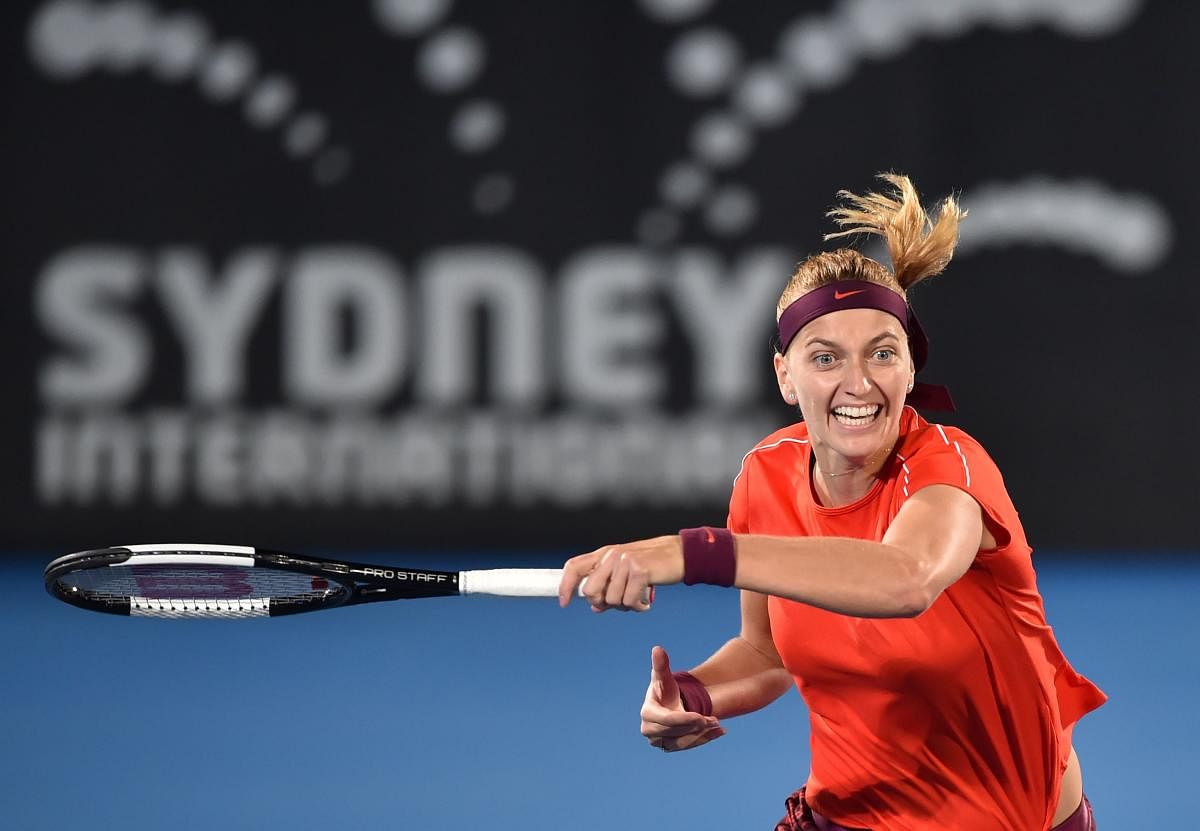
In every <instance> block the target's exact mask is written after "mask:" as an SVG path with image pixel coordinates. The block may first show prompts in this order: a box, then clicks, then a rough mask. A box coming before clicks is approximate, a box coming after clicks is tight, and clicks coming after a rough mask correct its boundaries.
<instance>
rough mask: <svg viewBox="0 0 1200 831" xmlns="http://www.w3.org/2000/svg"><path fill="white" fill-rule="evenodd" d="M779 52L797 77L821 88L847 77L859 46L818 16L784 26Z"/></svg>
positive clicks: (852, 66) (826, 87) (805, 82)
mask: <svg viewBox="0 0 1200 831" xmlns="http://www.w3.org/2000/svg"><path fill="white" fill-rule="evenodd" d="M779 52H780V54H781V56H782V57H783V59H784V61H785V63H786V64H787V66H788V68H789V69H790V70H791V72H792V74H793V76H794V77H795V78H796V79H797V80H798V81H800V82H801V83H803V84H804V86H806V87H811V88H813V89H822V90H824V89H830V88H832V87H835V86H837V85H838V84H840V83H841V82H842V81H844V80H845V79H846V78H847V76H849V74H850V71H851V70H852V69H853V68H854V64H855V62H856V61H857V60H858V53H857V49H856V47H855V45H854V44H853V43H852V42H851V41H850V40H849V39H848V38H847V37H846V34H845V33H844V32H843V31H842V30H841V29H840V28H838V27H837V26H835V25H832V24H830V23H828V22H826V21H824V20H821V19H820V18H816V17H810V18H805V19H802V20H799V21H797V22H795V23H793V24H791V25H790V26H788V27H787V28H786V29H784V31H783V34H782V35H781V36H780V39H779Z"/></svg>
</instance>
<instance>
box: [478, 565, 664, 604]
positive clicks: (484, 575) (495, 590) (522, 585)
mask: <svg viewBox="0 0 1200 831" xmlns="http://www.w3.org/2000/svg"><path fill="white" fill-rule="evenodd" d="M562 576H563V572H562V569H561V568H489V569H477V570H473V571H460V572H459V573H458V592H459V594H494V595H500V596H502V597H558V586H559V584H560V583H561V582H562ZM586 585H587V578H586V577H585V578H583V582H582V583H580V584H579V596H580V597H583V587H584V586H586ZM642 599H643V600H644V601H645V602H646V605H650V604H651V603H652V602H653V601H654V587H653V586H647V587H646V590H645V591H644V592H643V593H642Z"/></svg>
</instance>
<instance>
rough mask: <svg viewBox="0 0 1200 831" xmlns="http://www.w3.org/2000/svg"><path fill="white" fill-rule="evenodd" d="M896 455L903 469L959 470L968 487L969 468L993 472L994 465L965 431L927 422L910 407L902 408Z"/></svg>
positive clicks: (970, 469) (970, 470)
mask: <svg viewBox="0 0 1200 831" xmlns="http://www.w3.org/2000/svg"><path fill="white" fill-rule="evenodd" d="M905 411H906V412H905V418H904V422H903V423H902V426H901V436H900V441H899V443H898V444H897V446H896V455H897V457H898V458H899V459H900V461H901V462H904V463H905V464H907V465H910V466H911V465H914V464H919V465H925V464H930V463H941V464H946V465H949V466H952V467H955V466H958V467H961V468H962V474H963V477H964V478H965V479H966V480H967V484H969V483H970V478H971V472H972V469H973V468H979V469H980V472H982V469H983V468H988V469H995V467H996V465H995V462H993V461H992V458H991V457H990V456H989V455H988V453H987V451H986V450H984V449H983V445H982V444H980V443H979V442H978V441H977V440H976V439H975V438H974V437H973V436H971V435H970V434H969V433H967V431H965V430H963V429H961V428H959V427H953V426H951V425H948V424H938V423H936V422H929V421H926V420H925V419H924V418H922V417H921V416H920V415H919V414H918V413H917V412H916V411H915V410H913V409H912V408H910V407H906V408H905Z"/></svg>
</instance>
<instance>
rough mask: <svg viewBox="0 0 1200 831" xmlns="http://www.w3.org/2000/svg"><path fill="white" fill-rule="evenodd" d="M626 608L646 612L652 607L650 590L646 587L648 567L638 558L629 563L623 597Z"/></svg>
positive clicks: (622, 600)
mask: <svg viewBox="0 0 1200 831" xmlns="http://www.w3.org/2000/svg"><path fill="white" fill-rule="evenodd" d="M621 602H622V604H624V606H625V607H626V608H629V609H633V610H634V611H636V612H645V611H647V610H649V608H650V592H649V590H648V589H647V587H646V569H645V568H643V567H642V566H641V564H640V563H638V562H637V561H636V560H632V561H631V562H630V563H629V575H628V577H627V578H626V582H625V596H624V597H623V598H621Z"/></svg>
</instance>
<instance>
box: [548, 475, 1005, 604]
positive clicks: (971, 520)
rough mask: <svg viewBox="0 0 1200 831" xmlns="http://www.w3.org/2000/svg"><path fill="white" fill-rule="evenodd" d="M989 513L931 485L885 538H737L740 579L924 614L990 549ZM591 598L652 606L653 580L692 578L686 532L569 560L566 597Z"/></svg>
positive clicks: (762, 589) (804, 595) (808, 596)
mask: <svg viewBox="0 0 1200 831" xmlns="http://www.w3.org/2000/svg"><path fill="white" fill-rule="evenodd" d="M985 533H986V531H985V528H984V523H983V513H982V509H981V508H980V507H979V503H977V502H976V501H975V500H974V499H973V498H972V497H971V496H970V495H969V494H967V493H966V492H965V491H962V490H960V489H958V488H955V487H952V486H950V485H930V486H928V487H925V488H922V489H921V490H919V491H917V492H916V493H914V494H913V495H912V496H911V497H910V498H909V499H908V500H907V501H906V502H905V503H904V505H903V506H902V507H901V508H900V511H899V512H898V513H897V515H896V518H895V520H893V522H892V524H891V525H890V526H889V528H888V530H887V532H886V533H885V535H884V537H883V540H882V541H881V542H872V541H868V540H857V539H847V538H842V537H770V536H761V535H755V534H747V535H739V536H738V537H737V572H736V578H735V582H734V585H736V586H737V587H738V588H741V589H746V590H749V591H752V592H756V593H759V594H764V595H766V594H769V595H775V596H777V597H785V598H789V599H791V600H797V601H799V602H801V603H807V604H809V605H812V606H817V607H819V608H822V609H827V610H829V611H832V612H838V613H840V614H845V615H854V616H856V617H915V616H916V615H919V614H920V613H921V612H923V611H924V610H925V609H927V608H929V606H930V604H932V603H933V601H934V600H936V599H937V597H938V595H940V594H941V593H942V591H944V590H945V589H946V588H947V587H948V586H949V585H950V584H951V583H953V582H954V581H955V580H957V579H958V578H959V577H961V576H962V574H963V573H964V572H965V571H966V570H967V568H969V567H970V565H971V563H972V561H973V560H974V559H975V555H976V554H977V553H978V552H979V550H980V548H981V547H983V540H984V535H985ZM584 577H587V578H588V582H587V586H586V588H585V591H584V594H585V596H586V597H587V598H588V600H589V601H590V602H591V604H592V607H593V608H595V609H596V610H597V611H604V610H605V609H609V608H621V609H638V610H644V609H645V608H646V606H645V604H643V603H642V602H641V600H640V598H641V592H642V590H643V589H644V588H645V586H647V585H654V586H663V585H670V584H671V583H678V582H680V581H681V580H682V579H683V550H682V545H681V543H680V539H679V537H678V536H677V535H672V536H667V537H655V538H653V539H649V540H640V541H637V542H633V543H628V544H625V545H618V546H609V547H606V548H602V549H598V550H596V551H593V552H590V553H588V554H582V555H580V556H578V557H572V558H571V559H570V560H568V561H567V563H566V565H565V567H564V572H563V582H562V585H561V587H560V591H559V602H560V603H561V604H562V605H564V606H565V605H566V604H567V603H568V602H570V599H571V596H572V595H573V594H574V592H575V589H576V587H577V586H578V585H579V583H580V581H581V580H583V578H584Z"/></svg>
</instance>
